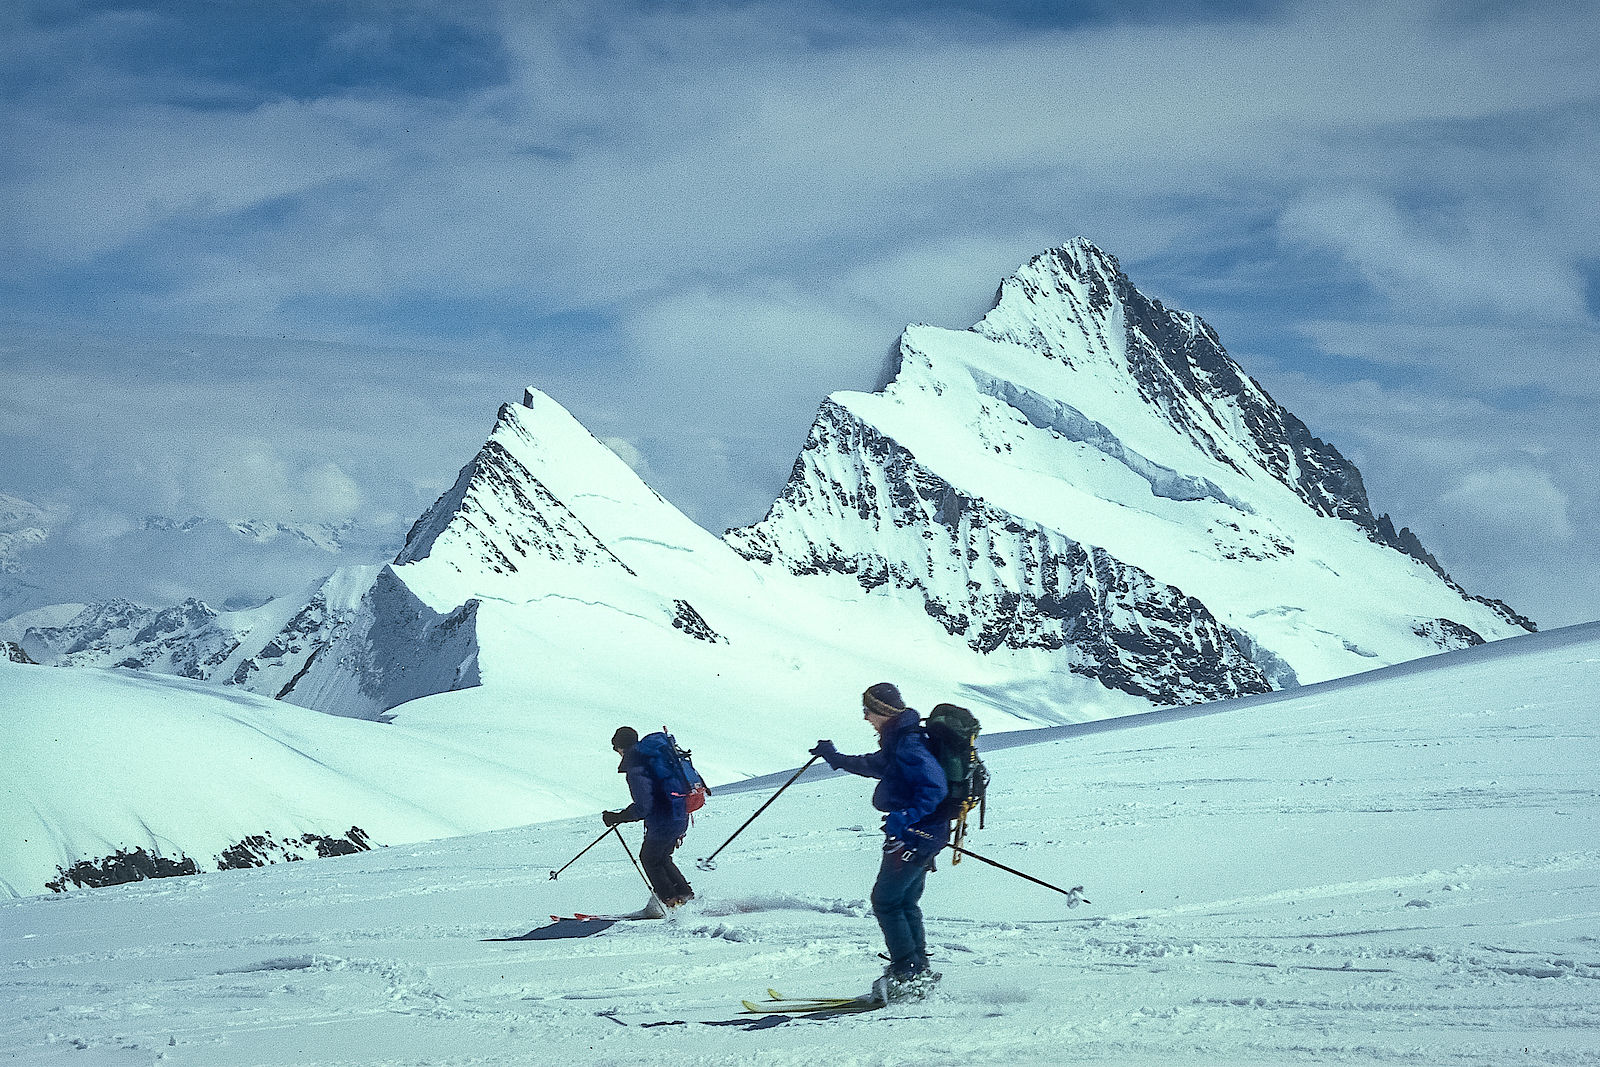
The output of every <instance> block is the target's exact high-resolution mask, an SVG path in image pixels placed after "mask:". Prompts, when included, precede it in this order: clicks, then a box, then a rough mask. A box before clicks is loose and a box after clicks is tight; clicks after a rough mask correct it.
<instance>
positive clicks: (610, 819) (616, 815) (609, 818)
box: [600, 811, 622, 826]
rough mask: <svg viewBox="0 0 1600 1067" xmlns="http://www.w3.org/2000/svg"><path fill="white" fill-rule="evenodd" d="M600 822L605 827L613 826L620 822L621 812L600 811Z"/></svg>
mask: <svg viewBox="0 0 1600 1067" xmlns="http://www.w3.org/2000/svg"><path fill="white" fill-rule="evenodd" d="M600 821H601V822H603V823H605V824H606V825H607V826H615V825H617V824H618V823H620V822H621V821H622V812H620V811H602V812H601V813H600Z"/></svg>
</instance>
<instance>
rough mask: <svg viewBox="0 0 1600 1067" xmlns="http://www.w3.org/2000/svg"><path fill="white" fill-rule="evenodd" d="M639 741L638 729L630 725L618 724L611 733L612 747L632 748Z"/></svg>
mask: <svg viewBox="0 0 1600 1067" xmlns="http://www.w3.org/2000/svg"><path fill="white" fill-rule="evenodd" d="M638 743H639V731H638V730H635V729H634V728H633V727H631V726H619V727H617V732H616V733H614V734H612V735H611V747H612V748H632V747H633V746H634V745H637V744H638Z"/></svg>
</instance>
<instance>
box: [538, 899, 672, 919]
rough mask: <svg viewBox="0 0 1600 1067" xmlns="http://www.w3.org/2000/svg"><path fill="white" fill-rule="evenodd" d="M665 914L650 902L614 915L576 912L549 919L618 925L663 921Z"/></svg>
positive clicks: (659, 906)
mask: <svg viewBox="0 0 1600 1067" xmlns="http://www.w3.org/2000/svg"><path fill="white" fill-rule="evenodd" d="M666 914H667V911H666V909H665V908H663V907H661V905H659V904H657V903H656V902H655V901H653V900H652V901H651V902H650V903H648V904H646V905H645V906H644V907H642V908H640V909H639V910H638V911H625V912H621V913H620V914H616V915H591V914H589V913H587V912H582V911H576V912H573V913H572V914H571V915H552V916H550V918H551V919H552V920H555V921H558V922H559V921H560V920H562V919H578V920H580V921H583V922H601V921H607V922H614V923H620V922H633V921H635V920H637V919H664V918H666Z"/></svg>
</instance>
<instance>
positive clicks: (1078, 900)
mask: <svg viewBox="0 0 1600 1067" xmlns="http://www.w3.org/2000/svg"><path fill="white" fill-rule="evenodd" d="M945 848H948V849H953V850H954V851H955V852H957V853H959V854H960V855H963V856H971V857H972V858H973V859H975V860H978V861H980V862H982V863H987V864H988V865H989V866H991V867H998V868H1000V869H1001V870H1002V871H1005V872H1006V873H1007V874H1014V875H1016V876H1017V877H1018V878H1026V879H1027V880H1028V881H1030V882H1033V883H1034V884H1036V885H1042V886H1044V887H1045V888H1046V889H1054V890H1055V891H1056V892H1057V893H1060V894H1061V895H1062V896H1064V897H1070V898H1071V899H1072V903H1071V904H1068V905H1067V906H1068V907H1069V908H1070V907H1076V906H1077V905H1079V904H1093V903H1094V901H1092V900H1090V899H1089V898H1088V897H1086V896H1084V895H1083V886H1081V885H1080V886H1074V887H1073V888H1071V889H1062V888H1061V887H1060V886H1058V885H1051V884H1050V883H1049V882H1046V881H1044V880H1043V879H1039V878H1035V877H1034V876H1033V875H1031V874H1023V873H1022V872H1021V871H1019V870H1015V869H1014V868H1011V867H1007V866H1006V865H1005V864H1003V863H996V862H995V861H994V860H992V859H990V858H989V857H987V856H980V855H978V854H977V853H976V852H973V851H972V850H971V849H965V848H962V847H960V846H959V845H954V844H947V845H945Z"/></svg>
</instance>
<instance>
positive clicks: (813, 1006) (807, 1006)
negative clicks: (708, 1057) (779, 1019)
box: [740, 989, 888, 1015]
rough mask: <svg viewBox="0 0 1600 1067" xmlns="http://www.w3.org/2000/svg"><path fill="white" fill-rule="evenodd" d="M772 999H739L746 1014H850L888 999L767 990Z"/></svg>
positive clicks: (875, 996) (875, 995) (884, 1005)
mask: <svg viewBox="0 0 1600 1067" xmlns="http://www.w3.org/2000/svg"><path fill="white" fill-rule="evenodd" d="M767 995H768V996H769V997H771V998H772V999H770V1000H767V1001H763V1002H760V1003H757V1002H755V1001H751V1000H745V1001H741V1002H740V1003H742V1004H743V1005H744V1011H745V1014H747V1015H851V1014H855V1013H857V1012H864V1011H876V1010H877V1009H878V1008H882V1007H886V1006H887V1005H888V1001H886V1000H884V999H883V998H882V997H880V996H878V995H877V993H875V992H874V993H867V994H865V995H863V996H859V997H786V996H784V995H783V994H781V993H779V992H777V991H776V990H773V989H769V990H767Z"/></svg>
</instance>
